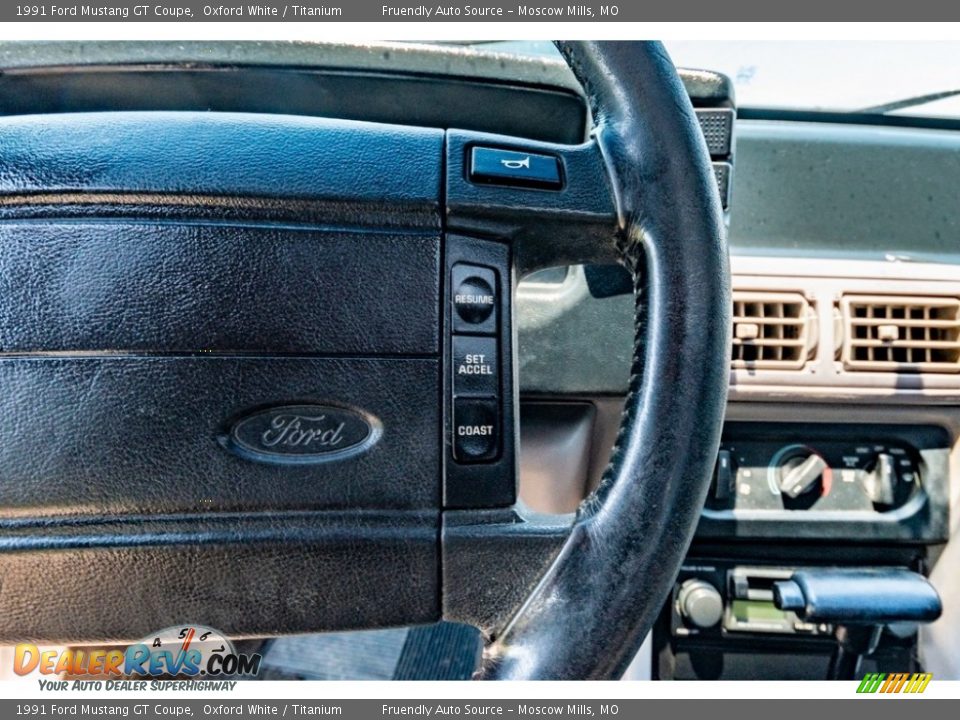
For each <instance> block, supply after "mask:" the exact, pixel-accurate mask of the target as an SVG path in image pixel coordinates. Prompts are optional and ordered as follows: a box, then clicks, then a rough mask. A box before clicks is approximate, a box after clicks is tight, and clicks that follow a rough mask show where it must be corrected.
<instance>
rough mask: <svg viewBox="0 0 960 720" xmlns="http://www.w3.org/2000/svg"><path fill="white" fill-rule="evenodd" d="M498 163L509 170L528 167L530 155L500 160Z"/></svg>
mask: <svg viewBox="0 0 960 720" xmlns="http://www.w3.org/2000/svg"><path fill="white" fill-rule="evenodd" d="M500 163H501V164H502V165H503V166H504V167H505V168H509V169H510V170H519V169H520V168H526V169H527V170H529V169H530V156H529V155H527V156H526V157H525V158H524V159H523V160H501V161H500Z"/></svg>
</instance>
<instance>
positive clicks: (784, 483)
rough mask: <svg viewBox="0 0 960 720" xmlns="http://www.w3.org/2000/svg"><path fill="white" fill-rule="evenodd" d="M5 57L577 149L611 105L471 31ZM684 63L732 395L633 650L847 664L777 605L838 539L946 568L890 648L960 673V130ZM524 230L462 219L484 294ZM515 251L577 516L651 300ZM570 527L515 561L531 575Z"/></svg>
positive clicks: (18, 86) (38, 97) (533, 425)
mask: <svg viewBox="0 0 960 720" xmlns="http://www.w3.org/2000/svg"><path fill="white" fill-rule="evenodd" d="M0 58H2V59H3V63H2V64H3V73H2V74H0V114H3V115H23V114H30V113H73V112H83V111H100V110H138V109H150V110H201V109H202V110H221V111H242V112H271V113H284V114H293V115H316V116H322V117H333V118H343V119H350V120H367V121H372V122H390V123H397V124H406V125H417V126H425V127H434V128H443V129H447V130H450V129H454V128H455V129H457V130H463V131H469V132H471V133H491V134H496V135H502V136H512V137H516V138H522V139H524V140H525V141H529V143H530V144H531V146H532V147H535V148H536V147H539V146H540V145H538V144H543V145H544V146H546V144H554V145H561V146H571V147H574V146H576V144H577V143H580V142H582V141H583V140H584V139H585V138H586V137H587V133H588V131H589V127H590V118H589V114H588V111H587V105H586V103H585V101H584V99H583V97H582V93H581V90H580V89H579V87H578V86H577V84H576V82H575V81H574V80H573V77H572V75H570V73H569V70H568V69H567V68H566V66H565V65H564V64H563V63H561V62H558V61H553V60H550V59H545V58H524V57H520V56H512V55H502V54H497V53H490V52H478V51H474V50H468V49H462V48H460V49H451V48H440V47H413V46H399V45H353V46H350V45H348V46H333V45H330V46H326V45H318V44H312V43H303V44H290V43H257V44H242V45H241V44H231V43H216V44H212V45H211V44H207V43H203V44H199V43H176V44H167V43H119V44H117V43H103V44H98V43H89V44H84V45H83V46H79V45H73V44H58V43H44V44H37V45H34V46H30V45H19V46H18V47H17V48H16V52H15V53H14V52H13V51H12V50H10V49H9V48H4V47H2V46H0ZM67 68H69V69H67ZM682 78H683V80H684V82H685V84H686V87H687V90H688V93H689V94H690V96H691V99H692V100H693V103H694V106H695V109H696V110H697V111H698V115H699V118H700V121H701V127H702V129H703V131H704V137H705V141H706V143H707V146H708V148H709V150H710V153H711V156H712V158H713V162H714V170H715V175H716V178H717V183H718V191H719V192H720V194H721V198H722V199H723V201H724V207H725V211H726V213H727V221H728V227H729V236H730V246H731V254H732V258H731V266H732V274H733V303H734V307H733V310H734V313H733V315H734V320H733V323H734V325H733V328H732V330H733V338H734V340H733V346H732V348H731V357H730V375H729V377H730V394H729V405H728V411H727V423H726V427H725V430H724V437H723V442H722V446H721V450H720V453H719V456H718V459H717V466H716V471H715V477H714V481H713V485H712V487H711V491H710V496H709V498H708V500H707V503H706V506H705V508H704V510H703V514H702V517H701V522H700V526H699V528H698V531H697V535H696V538H695V540H694V543H693V546H692V547H691V550H690V553H689V557H688V559H687V562H686V564H685V566H684V568H683V570H682V572H681V575H680V577H679V578H678V580H677V583H676V587H675V590H674V593H673V595H672V597H671V598H670V599H669V600H668V602H667V603H666V605H665V607H664V609H663V613H662V617H661V620H660V622H659V623H658V625H657V627H656V628H655V630H654V632H653V634H652V637H651V639H650V644H649V645H648V646H647V650H646V651H645V652H646V653H647V654H648V655H647V658H648V661H647V663H646V664H644V663H643V662H641V663H640V665H643V666H644V669H642V670H636V672H638V673H641V674H642V673H649V675H652V676H653V677H656V678H661V679H682V678H730V679H736V678H777V679H793V678H797V679H799V678H821V677H823V675H824V673H825V670H826V665H827V662H828V659H829V656H830V653H831V650H832V647H833V639H832V633H833V628H831V627H829V626H827V625H823V624H812V625H811V624H809V623H804V622H802V621H801V620H800V619H799V618H798V617H797V616H796V615H793V614H791V613H789V612H783V611H777V610H776V609H775V608H774V606H773V598H772V583H773V581H775V580H777V579H783V578H788V577H790V573H791V572H793V571H794V570H796V569H802V568H808V567H822V566H825V565H829V566H844V567H868V568H873V567H890V566H893V567H902V568H909V569H912V570H916V571H919V572H922V573H924V574H928V575H929V576H930V577H931V579H932V581H933V582H934V584H935V585H936V586H937V588H938V590H939V591H940V593H941V596H942V597H943V599H944V606H945V610H944V614H943V617H942V618H941V620H940V621H938V623H936V624H935V625H933V626H930V627H928V628H920V629H919V634H918V628H917V627H915V626H913V627H898V628H888V629H887V630H886V631H885V635H884V639H883V641H882V642H881V644H880V647H879V648H878V650H877V652H876V653H874V655H873V656H871V657H870V658H868V660H867V664H866V666H865V669H866V670H874V669H876V670H881V671H883V670H890V671H904V670H910V669H916V668H920V667H925V668H926V669H927V670H932V671H933V672H935V673H936V674H937V676H938V677H958V676H960V666H958V665H957V659H956V657H955V653H954V651H953V648H955V647H956V644H957V642H958V641H960V584H958V581H957V580H956V579H955V575H956V573H955V572H951V570H950V568H951V567H953V568H955V567H956V563H957V562H958V560H960V557H958V556H960V541H958V540H957V539H956V538H957V532H958V526H957V523H958V520H957V518H958V517H960V243H958V242H957V240H958V237H960V204H958V203H957V199H958V198H957V191H956V188H957V187H960V131H952V130H947V129H942V128H941V129H928V128H919V127H896V126H884V127H878V126H874V125H869V124H856V123H851V122H848V121H847V120H843V121H837V119H836V118H833V119H827V118H824V120H825V121H824V122H812V121H809V119H808V120H806V121H796V120H791V119H789V118H787V117H785V118H780V119H778V118H776V117H769V116H767V117H764V118H763V119H752V118H751V117H750V113H749V112H744V111H741V112H738V111H737V108H736V99H735V97H734V94H733V91H732V88H731V86H730V84H729V82H728V81H727V80H726V79H725V78H723V77H722V76H719V75H717V74H715V73H710V72H706V71H685V72H684V73H683V75H682ZM238 88H242V90H243V92H238ZM826 120H829V121H826ZM451 137H454V140H456V137H457V136H456V134H455V133H451ZM0 212H2V209H0ZM457 243H460V244H457ZM484 245H485V246H491V245H494V244H493V243H484ZM478 247H479V246H478ZM478 252H480V253H484V252H486V253H492V254H490V255H489V256H487V258H486V260H484V261H482V262H480V265H481V266H484V267H492V268H494V270H495V272H496V273H498V274H493V275H489V276H487V275H485V274H484V273H485V272H487V271H486V270H484V269H483V267H479V268H475V267H473V266H472V265H471V263H474V262H477V261H476V258H477V253H478ZM506 255H507V251H506V250H505V249H504V248H503V247H497V248H496V249H490V247H487V249H482V248H481V249H480V250H478V249H477V247H473V246H471V245H470V244H469V241H457V242H452V243H451V244H450V246H449V248H448V255H447V257H446V258H445V263H446V265H445V272H447V271H449V272H450V273H453V275H451V277H452V278H453V280H452V282H454V283H455V284H457V287H458V288H459V287H460V286H461V285H463V287H465V288H466V290H465V291H464V293H467V292H468V291H469V292H470V293H474V295H470V297H486V295H485V293H490V294H491V295H492V294H493V290H494V289H496V288H497V287H498V286H501V285H502V284H503V283H504V282H505V281H507V280H509V267H510V262H509V260H510V259H509V258H508V257H507V256H506ZM516 260H517V262H518V264H519V267H520V269H521V271H522V273H523V274H524V276H525V277H524V278H523V279H521V280H520V281H519V282H518V283H517V284H516V287H515V293H514V295H513V298H512V310H511V307H510V304H509V303H508V301H507V299H501V300H500V302H501V303H502V304H500V305H499V306H498V308H499V310H498V311H499V312H501V313H503V314H504V315H505V317H504V324H503V327H507V328H508V329H509V328H510V326H509V324H508V323H507V321H508V320H509V319H510V318H511V312H512V320H513V325H514V328H513V330H515V334H514V332H513V331H511V332H506V333H504V336H503V337H502V338H500V341H501V343H502V347H503V348H504V350H503V352H504V353H507V354H506V355H505V356H504V357H505V358H506V359H505V360H504V361H503V363H502V367H504V368H506V369H507V370H509V369H511V368H512V367H513V366H514V365H515V367H516V371H517V373H516V383H517V385H518V392H516V393H513V392H512V390H513V388H512V386H510V384H509V383H510V382H512V380H511V378H512V377H513V376H512V373H510V372H504V373H502V374H503V375H504V377H505V379H504V380H503V382H504V383H506V385H505V387H506V389H507V390H508V391H509V392H507V391H505V392H504V395H503V398H504V399H503V405H502V410H503V425H504V426H505V427H506V428H510V427H511V426H516V427H517V429H518V439H517V440H518V445H519V450H518V452H517V464H516V465H517V467H516V469H517V476H518V478H519V480H518V483H519V484H518V492H519V498H520V500H521V503H522V504H523V506H524V507H525V508H527V509H528V510H529V511H530V512H531V513H534V514H537V515H539V516H542V517H545V518H553V519H554V520H555V522H556V523H558V524H560V523H562V522H563V518H565V517H569V516H570V514H571V513H573V512H575V511H576V509H577V507H578V506H579V504H580V502H581V501H582V500H583V499H584V497H586V496H587V494H588V493H589V492H590V491H591V490H592V489H593V488H595V487H596V486H597V484H598V483H599V482H600V479H601V477H602V473H603V470H604V466H605V463H606V459H607V458H608V456H609V451H610V448H611V447H612V446H613V444H614V441H615V436H616V432H617V427H618V424H619V420H620V412H621V407H622V403H623V397H624V395H625V393H626V388H627V382H628V379H629V376H630V356H631V348H632V342H633V338H632V327H633V312H634V307H633V298H632V296H629V295H628V294H626V292H625V287H626V288H629V278H625V277H624V272H623V271H622V270H620V269H619V268H617V267H614V266H604V265H594V266H580V265H577V266H560V267H543V266H541V264H540V263H539V262H538V259H537V258H536V257H524V258H519V259H516ZM457 273H460V274H461V275H462V276H461V275H457ZM464 273H466V274H464ZM625 282H626V285H625ZM464 283H466V284H464ZM470 283H472V285H471V284H470ZM467 296H468V295H467V294H464V297H467ZM468 311H469V309H468ZM484 317H487V316H484ZM455 322H459V321H455ZM481 322H482V321H481ZM446 329H447V330H449V331H450V332H448V333H447V334H448V335H450V336H451V338H452V341H451V343H450V345H451V347H450V348H449V350H450V352H452V353H454V354H456V355H457V358H461V356H462V361H461V363H460V364H461V365H462V366H463V367H465V368H467V369H468V370H470V369H471V368H479V369H478V370H477V372H476V374H477V375H478V376H481V377H475V378H471V379H470V382H471V383H474V385H476V386H477V387H480V386H481V384H482V383H483V382H484V381H485V380H488V379H489V378H485V377H482V376H484V375H488V374H489V373H488V372H487V371H488V370H489V368H490V366H488V365H486V364H484V362H483V361H482V360H480V361H476V360H473V359H471V358H474V359H475V358H478V357H479V358H483V357H485V356H489V355H496V351H493V352H490V351H489V347H491V345H490V343H492V342H494V340H491V339H490V338H486V339H481V340H480V341H476V342H474V343H473V345H471V346H470V347H469V348H467V347H466V345H465V344H464V343H463V342H462V341H461V342H460V344H461V345H463V347H462V348H461V349H459V350H458V349H457V347H456V345H457V343H456V341H457V337H458V336H457V332H458V328H457V327H456V326H454V327H452V328H446ZM487 334H488V335H490V336H491V337H493V336H494V335H495V332H494V331H492V330H491V331H490V332H489V333H487ZM474 340H476V339H474ZM484 342H485V343H486V344H485V345H484V344H483V343H484ZM494 347H495V346H494ZM485 348H487V349H485ZM510 352H512V356H511V355H510V354H509V353H510ZM490 372H492V370H491V371H490ZM471 387H473V385H471ZM446 395H448V393H445V396H446ZM513 395H515V397H516V402H515V403H511V402H509V398H510V397H511V396H513ZM477 407H478V408H479V409H478V410H477V411H478V412H480V411H482V410H483V407H480V404H478V405H477ZM514 414H515V415H516V417H515V418H514ZM477 426H478V427H480V426H483V423H480V422H479V421H478V423H477ZM510 438H511V435H510V433H505V434H504V436H503V444H502V445H500V446H490V445H486V444H484V443H485V441H486V439H485V438H483V437H473V438H470V439H469V440H467V441H464V443H463V444H462V445H458V446H457V447H456V448H455V449H454V455H453V456H452V457H451V458H449V459H448V460H449V461H450V463H449V464H450V466H451V467H456V465H457V461H458V460H462V458H463V455H460V456H458V455H457V453H461V454H464V453H473V454H474V458H473V459H480V460H483V458H484V457H486V455H485V453H487V454H489V455H490V457H494V456H496V457H497V458H498V459H497V460H496V462H498V463H501V464H502V465H503V466H504V467H506V465H509V464H510V461H511V459H512V450H513V448H512V444H511V442H512V441H511V440H510ZM494 470H497V471H499V470H503V468H502V467H497V468H493V469H491V468H484V467H483V466H482V464H473V465H469V466H467V465H466V464H464V467H461V468H459V469H457V470H456V472H458V473H460V475H459V476H457V475H456V473H455V472H451V475H450V476H449V477H448V478H447V479H448V486H447V490H448V496H447V500H448V501H449V499H450V497H455V498H456V502H455V503H453V504H454V505H457V506H459V505H462V504H466V505H469V504H470V502H471V496H470V493H469V491H468V490H464V488H469V487H473V486H474V485H475V483H476V482H478V481H485V480H484V478H486V477H487V476H488V475H489V476H492V475H493V474H495V473H494V472H493V471H494ZM507 476H508V477H509V479H510V480H511V482H512V480H513V477H512V475H511V474H510V473H507ZM451 477H452V478H453V481H454V482H455V483H457V484H456V485H451V484H449V482H450V478H451ZM478 479H479V480H478ZM451 487H453V488H454V490H452V491H451V490H450V488H451ZM513 490H514V488H513V487H512V486H511V488H508V489H507V490H506V491H505V492H504V494H503V496H502V498H501V499H502V500H503V502H502V503H500V504H501V505H503V506H506V505H508V504H509V503H510V502H511V501H512V499H513ZM451 493H452V494H451ZM457 493H459V494H457ZM552 521H553V520H551V521H550V522H552ZM551 547H552V546H550V545H549V543H547V544H546V548H547V549H546V550H545V551H544V552H543V553H540V554H534V555H532V556H531V557H532V558H535V559H532V560H531V561H530V563H529V567H511V568H507V569H505V571H504V572H507V571H509V572H512V573H514V574H519V575H524V574H525V573H526V574H528V575H529V576H531V577H532V576H534V575H535V574H536V572H538V571H539V570H540V568H541V567H542V558H543V557H549V553H550V548H551ZM463 571H472V569H471V568H469V567H467V566H465V567H464V568H463ZM641 581H642V580H641ZM491 583H493V581H491ZM651 648H652V649H651Z"/></svg>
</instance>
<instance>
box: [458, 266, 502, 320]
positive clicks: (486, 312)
mask: <svg viewBox="0 0 960 720" xmlns="http://www.w3.org/2000/svg"><path fill="white" fill-rule="evenodd" d="M453 305H454V307H456V309H457V315H459V316H460V317H461V318H462V319H463V321H464V322H468V323H472V324H479V323H482V322H484V321H485V320H486V319H487V318H488V317H490V315H491V314H492V313H493V310H494V308H495V307H496V297H495V295H494V292H493V288H492V287H490V283H488V282H487V281H486V280H484V279H483V278H480V277H476V276H471V277H468V278H465V279H464V280H463V281H462V282H461V283H460V285H459V286H458V287H457V290H456V292H455V293H454V294H453Z"/></svg>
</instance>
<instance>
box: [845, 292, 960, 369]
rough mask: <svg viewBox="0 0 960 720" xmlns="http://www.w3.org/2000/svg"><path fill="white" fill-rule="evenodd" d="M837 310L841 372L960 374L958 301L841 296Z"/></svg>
mask: <svg viewBox="0 0 960 720" xmlns="http://www.w3.org/2000/svg"><path fill="white" fill-rule="evenodd" d="M840 312H841V317H842V320H843V325H844V328H843V329H844V340H843V346H842V350H841V360H842V361H843V366H844V368H845V369H847V370H865V371H871V370H872V371H880V372H904V373H918V372H920V373H923V372H926V373H955V372H960V299H958V298H953V297H917V296H912V295H844V296H843V297H842V298H841V301H840Z"/></svg>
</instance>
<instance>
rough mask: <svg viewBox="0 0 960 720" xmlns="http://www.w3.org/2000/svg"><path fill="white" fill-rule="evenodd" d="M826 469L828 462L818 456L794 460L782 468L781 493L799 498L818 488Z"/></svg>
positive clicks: (813, 455)
mask: <svg viewBox="0 0 960 720" xmlns="http://www.w3.org/2000/svg"><path fill="white" fill-rule="evenodd" d="M826 469H827V463H826V461H825V460H824V459H823V458H822V457H820V456H819V455H817V454H811V455H807V456H806V457H795V458H792V459H791V460H790V461H788V462H787V463H786V464H785V465H784V466H783V467H781V468H780V482H779V486H780V492H782V493H783V494H784V495H786V496H787V497H791V498H796V497H799V496H800V495H802V494H803V493H805V492H807V491H808V490H812V489H813V488H814V487H815V486H816V483H817V481H818V480H820V479H821V476H822V475H823V473H824V471H825V470H826Z"/></svg>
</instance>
